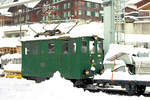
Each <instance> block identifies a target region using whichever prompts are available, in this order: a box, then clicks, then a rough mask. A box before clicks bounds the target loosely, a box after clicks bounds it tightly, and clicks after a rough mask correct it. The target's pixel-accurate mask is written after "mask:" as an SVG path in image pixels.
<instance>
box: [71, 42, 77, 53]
mask: <svg viewBox="0 0 150 100" xmlns="http://www.w3.org/2000/svg"><path fill="white" fill-rule="evenodd" d="M70 45H71V46H70V47H71V48H70V49H71V53H76V41H75V40H72V41H70Z"/></svg>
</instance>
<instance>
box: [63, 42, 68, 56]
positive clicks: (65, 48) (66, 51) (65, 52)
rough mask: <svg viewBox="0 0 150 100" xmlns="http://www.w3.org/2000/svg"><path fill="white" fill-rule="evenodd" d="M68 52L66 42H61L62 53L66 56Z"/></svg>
mask: <svg viewBox="0 0 150 100" xmlns="http://www.w3.org/2000/svg"><path fill="white" fill-rule="evenodd" d="M68 52H69V46H68V41H63V53H64V54H67V53H68Z"/></svg>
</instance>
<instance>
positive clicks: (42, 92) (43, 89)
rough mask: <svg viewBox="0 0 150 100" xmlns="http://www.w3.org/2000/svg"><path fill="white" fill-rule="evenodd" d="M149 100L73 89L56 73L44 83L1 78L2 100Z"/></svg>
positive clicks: (69, 83) (0, 93)
mask: <svg viewBox="0 0 150 100" xmlns="http://www.w3.org/2000/svg"><path fill="white" fill-rule="evenodd" d="M148 96H150V95H148ZM94 99H95V100H100V99H105V100H107V99H110V100H118V99H121V100H149V97H145V96H140V97H138V96H124V95H118V94H115V95H111V94H108V93H103V92H98V93H90V92H88V91H85V92H84V91H83V89H78V88H75V87H73V84H72V83H71V82H70V81H67V80H64V79H62V78H60V75H59V73H56V74H55V76H54V77H53V78H51V79H50V80H47V81H45V82H42V83H39V84H37V83H35V82H34V81H28V80H25V79H22V80H19V79H6V78H0V100H94Z"/></svg>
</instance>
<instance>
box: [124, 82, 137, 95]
mask: <svg viewBox="0 0 150 100" xmlns="http://www.w3.org/2000/svg"><path fill="white" fill-rule="evenodd" d="M125 87H126V90H127V92H128V95H134V94H136V85H133V84H128V85H126V86H125Z"/></svg>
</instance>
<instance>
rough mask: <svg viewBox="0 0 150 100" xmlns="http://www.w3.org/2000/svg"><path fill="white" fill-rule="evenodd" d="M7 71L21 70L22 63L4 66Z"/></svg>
mask: <svg viewBox="0 0 150 100" xmlns="http://www.w3.org/2000/svg"><path fill="white" fill-rule="evenodd" d="M3 68H4V70H5V71H19V72H21V64H7V65H4V66H3Z"/></svg>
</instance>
